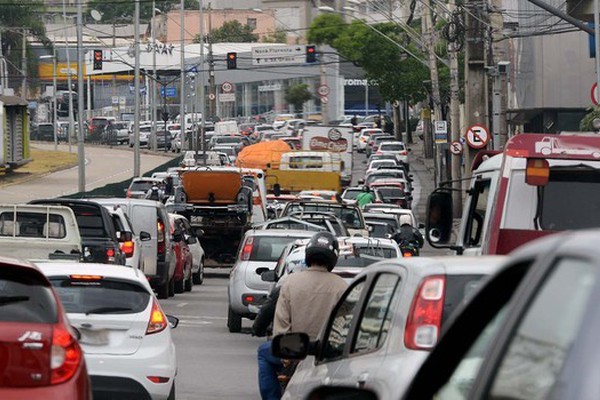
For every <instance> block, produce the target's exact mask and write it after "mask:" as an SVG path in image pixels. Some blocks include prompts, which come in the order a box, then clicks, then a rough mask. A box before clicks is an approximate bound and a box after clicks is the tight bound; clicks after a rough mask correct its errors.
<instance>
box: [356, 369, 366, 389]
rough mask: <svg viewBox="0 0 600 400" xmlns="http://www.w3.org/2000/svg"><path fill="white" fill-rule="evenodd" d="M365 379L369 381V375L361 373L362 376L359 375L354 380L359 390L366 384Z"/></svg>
mask: <svg viewBox="0 0 600 400" xmlns="http://www.w3.org/2000/svg"><path fill="white" fill-rule="evenodd" d="M367 379H369V373H368V372H363V373H362V374H360V375H359V376H358V379H357V380H356V385H357V386H358V387H359V388H363V387H364V386H365V385H366V383H367Z"/></svg>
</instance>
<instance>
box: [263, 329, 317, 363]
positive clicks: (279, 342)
mask: <svg viewBox="0 0 600 400" xmlns="http://www.w3.org/2000/svg"><path fill="white" fill-rule="evenodd" d="M309 344H310V339H309V337H308V335H307V334H306V333H304V332H297V333H284V334H283V335H277V336H275V337H274V338H273V344H272V352H273V355H274V356H275V357H279V358H283V359H290V360H302V359H304V358H306V356H307V355H308V354H309V351H308V347H309Z"/></svg>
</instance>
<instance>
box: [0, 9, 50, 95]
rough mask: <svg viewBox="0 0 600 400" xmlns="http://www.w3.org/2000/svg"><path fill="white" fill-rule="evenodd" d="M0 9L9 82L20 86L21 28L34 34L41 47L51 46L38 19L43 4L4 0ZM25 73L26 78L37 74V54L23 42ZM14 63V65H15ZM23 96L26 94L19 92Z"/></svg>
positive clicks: (0, 44)
mask: <svg viewBox="0 0 600 400" xmlns="http://www.w3.org/2000/svg"><path fill="white" fill-rule="evenodd" d="M1 9H2V11H0V27H1V28H0V30H1V31H2V42H1V43H0V46H2V54H3V55H4V56H5V57H6V58H7V59H8V63H7V64H8V75H9V85H10V86H11V87H13V88H14V87H18V86H20V82H21V79H23V78H22V73H21V71H20V70H19V69H17V68H22V62H21V59H22V49H23V30H26V31H27V35H29V36H33V37H35V38H36V39H37V40H39V41H40V42H41V43H42V44H43V45H44V47H46V48H51V47H52V42H51V41H50V39H48V37H47V36H46V28H45V25H44V22H43V20H42V19H41V18H39V16H40V14H41V13H43V12H44V10H45V6H44V2H43V1H42V0H30V1H22V0H4V1H3V3H2V6H1ZM26 51H27V66H28V67H27V75H28V78H29V80H30V81H31V78H32V77H33V78H35V77H36V76H37V60H38V58H37V56H36V55H35V54H33V52H32V51H31V47H30V46H29V44H27V50H26ZM17 66H18V67H17ZM23 95H24V96H26V94H23Z"/></svg>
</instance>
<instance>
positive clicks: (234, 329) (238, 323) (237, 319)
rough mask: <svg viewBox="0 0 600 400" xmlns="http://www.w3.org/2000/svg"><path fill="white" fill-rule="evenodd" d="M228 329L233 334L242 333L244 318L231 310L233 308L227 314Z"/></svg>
mask: <svg viewBox="0 0 600 400" xmlns="http://www.w3.org/2000/svg"><path fill="white" fill-rule="evenodd" d="M227 328H229V332H231V333H239V332H241V331H242V316H241V315H238V314H236V313H235V311H233V310H232V309H231V306H230V307H229V309H228V312H227Z"/></svg>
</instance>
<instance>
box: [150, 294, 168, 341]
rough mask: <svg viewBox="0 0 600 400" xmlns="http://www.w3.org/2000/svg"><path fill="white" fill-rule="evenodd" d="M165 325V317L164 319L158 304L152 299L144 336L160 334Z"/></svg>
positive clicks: (166, 323)
mask: <svg viewBox="0 0 600 400" xmlns="http://www.w3.org/2000/svg"><path fill="white" fill-rule="evenodd" d="M167 325H168V322H167V317H165V314H164V313H163V311H162V309H161V308H160V305H159V304H158V301H156V299H152V311H151V312H150V321H149V322H148V328H147V329H146V335H151V334H153V333H158V332H162V331H164V330H165V329H166V328H167Z"/></svg>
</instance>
